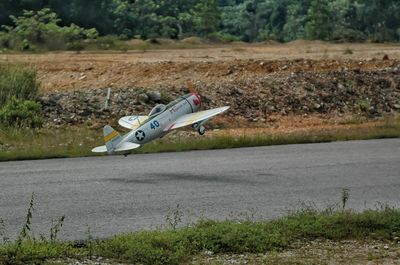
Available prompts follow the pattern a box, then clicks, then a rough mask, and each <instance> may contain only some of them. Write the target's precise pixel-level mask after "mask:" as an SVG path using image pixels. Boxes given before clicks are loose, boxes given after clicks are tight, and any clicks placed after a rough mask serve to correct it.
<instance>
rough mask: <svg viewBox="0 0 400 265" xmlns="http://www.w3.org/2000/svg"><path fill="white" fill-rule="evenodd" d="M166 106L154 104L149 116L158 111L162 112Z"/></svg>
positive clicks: (158, 112)
mask: <svg viewBox="0 0 400 265" xmlns="http://www.w3.org/2000/svg"><path fill="white" fill-rule="evenodd" d="M166 108H167V106H165V105H164V104H158V105H157V106H155V107H154V108H153V109H152V110H151V111H150V114H149V116H154V115H157V114H160V113H161V112H163V111H164V110H165V109H166Z"/></svg>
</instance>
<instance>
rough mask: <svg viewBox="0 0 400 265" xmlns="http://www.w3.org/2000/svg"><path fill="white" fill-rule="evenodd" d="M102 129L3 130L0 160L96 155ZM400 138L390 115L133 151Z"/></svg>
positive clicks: (161, 143)
mask: <svg viewBox="0 0 400 265" xmlns="http://www.w3.org/2000/svg"><path fill="white" fill-rule="evenodd" d="M101 136H102V135H101V131H99V130H92V129H89V128H87V127H85V126H82V127H70V128H64V129H41V130H21V129H0V161H10V160H23V159H44V158H64V157H84V156H93V155H94V154H93V153H91V149H92V148H93V147H95V146H98V145H103V143H102V139H101ZM397 137H400V118H399V117H397V118H386V119H385V120H382V121H380V122H377V123H374V124H373V125H371V126H364V125H363V124H351V125H346V126H345V127H339V128H332V129H309V130H306V131H304V130H302V131H294V132H291V133H284V134H282V133H273V132H271V133H263V134H245V133H243V134H242V135H240V136H232V135H224V136H209V137H199V136H197V135H196V136H184V137H166V138H164V139H160V140H157V141H154V142H151V143H149V144H146V145H144V146H143V147H141V148H140V149H136V150H134V151H133V153H134V154H139V153H156V152H175V151H188V150H207V149H224V148H239V147H254V146H267V145H283V144H300V143H321V142H332V141H348V140H367V139H381V138H397Z"/></svg>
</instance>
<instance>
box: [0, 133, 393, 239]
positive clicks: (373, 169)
mask: <svg viewBox="0 0 400 265" xmlns="http://www.w3.org/2000/svg"><path fill="white" fill-rule="evenodd" d="M343 188H349V189H350V199H349V207H352V208H354V209H358V210H360V209H364V208H365V207H375V206H376V205H377V202H381V203H389V204H391V205H394V206H399V205H400V139H388V140H371V141H353V142H335V143H323V144H304V145H286V146H270V147H257V148H242V149H230V150H218V151H215V150H214V151H193V152H183V153H162V154H147V155H132V156H129V157H127V158H125V157H123V156H108V157H95V158H77V159H52V160H40V161H22V162H3V163H0V218H2V219H3V220H4V221H5V223H6V231H7V232H8V235H9V236H15V234H16V233H17V232H18V231H19V230H20V229H21V227H22V224H23V223H24V218H25V214H26V209H27V207H28V202H29V199H30V196H31V193H32V192H34V193H35V194H36V202H35V203H36V206H35V212H34V219H33V222H34V224H35V226H34V229H35V234H36V235H38V234H39V233H48V231H49V228H50V226H51V220H52V219H54V218H56V217H58V216H61V215H65V216H66V219H65V223H64V227H63V230H62V233H61V236H62V237H63V238H66V239H84V238H86V237H87V230H88V227H89V228H90V231H91V235H93V236H96V237H107V236H111V235H113V234H116V233H121V232H127V231H133V230H138V229H144V228H145V229H154V228H157V227H159V226H160V225H162V224H166V223H168V222H167V221H166V216H167V215H168V213H171V212H173V211H175V210H176V209H177V205H178V204H179V209H180V210H182V211H183V213H184V218H183V219H184V220H185V222H189V221H195V220H196V218H198V217H199V216H204V217H209V218H214V219H225V218H231V219H233V218H238V217H241V218H243V217H245V216H248V217H250V218H274V217H277V216H280V215H283V214H286V213H287V211H288V210H289V209H293V207H297V206H298V205H299V204H300V202H304V201H305V202H314V203H316V205H318V206H320V207H323V206H324V205H327V204H331V203H335V202H340V194H341V190H342V189H343Z"/></svg>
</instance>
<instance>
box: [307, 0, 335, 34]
mask: <svg viewBox="0 0 400 265" xmlns="http://www.w3.org/2000/svg"><path fill="white" fill-rule="evenodd" d="M305 31H306V35H307V38H308V39H312V40H329V38H330V33H331V25H330V14H329V10H328V2H327V1H326V0H312V1H311V7H310V9H309V10H308V14H307V23H306V25H305Z"/></svg>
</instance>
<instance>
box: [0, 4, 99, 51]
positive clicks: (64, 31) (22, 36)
mask: <svg viewBox="0 0 400 265" xmlns="http://www.w3.org/2000/svg"><path fill="white" fill-rule="evenodd" d="M11 19H12V21H13V22H14V24H15V27H7V26H6V27H4V28H5V29H6V33H5V34H4V33H3V36H0V37H1V38H0V45H2V46H3V47H6V48H7V46H8V47H10V48H12V49H18V50H35V49H36V47H39V48H45V49H48V50H59V49H65V48H67V46H68V43H71V42H76V41H81V40H85V39H95V38H97V37H98V32H97V30H96V29H84V28H80V27H78V26H77V25H75V24H71V25H70V26H68V27H61V26H59V25H58V23H59V22H60V21H61V19H59V18H58V17H57V14H56V13H54V12H52V11H51V10H50V9H49V8H44V9H42V10H39V11H26V10H25V11H24V12H23V15H22V16H19V17H15V16H11Z"/></svg>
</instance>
